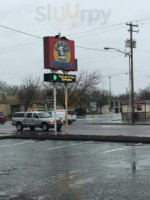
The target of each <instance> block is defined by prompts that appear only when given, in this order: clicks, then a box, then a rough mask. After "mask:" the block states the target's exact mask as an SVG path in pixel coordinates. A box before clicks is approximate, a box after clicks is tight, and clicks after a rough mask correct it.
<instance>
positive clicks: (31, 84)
mask: <svg viewBox="0 0 150 200" xmlns="http://www.w3.org/2000/svg"><path fill="white" fill-rule="evenodd" d="M40 88H41V82H40V78H39V77H36V78H33V77H32V76H31V75H30V76H28V77H25V78H24V79H23V81H22V84H21V85H20V87H19V90H18V93H17V96H18V100H19V102H20V104H21V105H23V106H24V110H25V111H27V110H28V108H29V105H30V104H31V103H34V102H35V101H36V102H37V100H38V99H40Z"/></svg>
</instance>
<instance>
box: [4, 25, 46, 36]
mask: <svg viewBox="0 0 150 200" xmlns="http://www.w3.org/2000/svg"><path fill="white" fill-rule="evenodd" d="M0 27H1V28H5V29H8V30H11V31H14V32H17V33H21V34H24V35H28V36H31V37H35V38H39V39H43V38H42V37H39V36H37V35H32V34H30V33H26V32H23V31H20V30H17V29H14V28H11V27H8V26H3V25H0Z"/></svg>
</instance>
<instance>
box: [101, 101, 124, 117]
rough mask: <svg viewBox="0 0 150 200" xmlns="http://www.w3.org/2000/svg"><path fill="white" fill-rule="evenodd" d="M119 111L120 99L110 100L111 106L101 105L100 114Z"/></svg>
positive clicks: (120, 107) (120, 110)
mask: <svg viewBox="0 0 150 200" xmlns="http://www.w3.org/2000/svg"><path fill="white" fill-rule="evenodd" d="M121 112H122V104H121V100H111V107H110V105H104V106H103V107H102V114H108V113H121Z"/></svg>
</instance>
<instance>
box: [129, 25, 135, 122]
mask: <svg viewBox="0 0 150 200" xmlns="http://www.w3.org/2000/svg"><path fill="white" fill-rule="evenodd" d="M130 42H131V99H132V123H133V124H134V122H135V120H134V104H135V99H134V76H133V27H132V24H131V23H130Z"/></svg>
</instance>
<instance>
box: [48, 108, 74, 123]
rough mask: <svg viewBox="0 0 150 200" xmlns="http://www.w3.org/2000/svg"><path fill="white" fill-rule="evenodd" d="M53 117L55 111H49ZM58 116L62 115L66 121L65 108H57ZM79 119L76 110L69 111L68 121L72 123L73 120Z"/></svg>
mask: <svg viewBox="0 0 150 200" xmlns="http://www.w3.org/2000/svg"><path fill="white" fill-rule="evenodd" d="M48 112H49V113H50V114H51V115H52V117H54V111H48ZM56 116H57V117H60V118H61V119H62V120H63V121H64V122H65V110H56ZM76 120H77V116H76V113H75V111H68V123H69V124H71V123H72V122H74V121H76Z"/></svg>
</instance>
